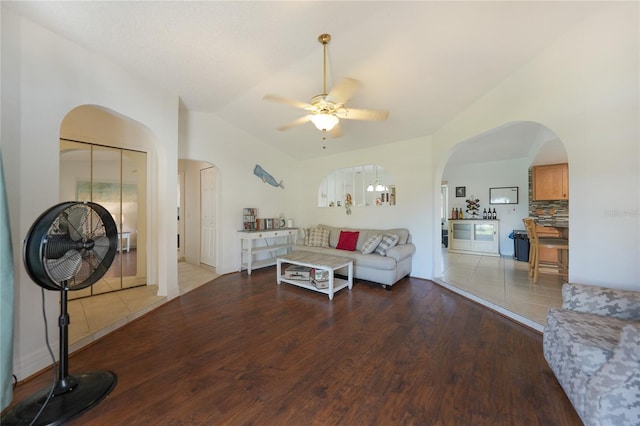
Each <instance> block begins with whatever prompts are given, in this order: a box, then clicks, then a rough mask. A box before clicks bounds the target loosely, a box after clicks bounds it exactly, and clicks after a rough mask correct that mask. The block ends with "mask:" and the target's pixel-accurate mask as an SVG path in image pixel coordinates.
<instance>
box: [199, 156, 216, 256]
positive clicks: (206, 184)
mask: <svg viewBox="0 0 640 426" xmlns="http://www.w3.org/2000/svg"><path fill="white" fill-rule="evenodd" d="M216 174H217V173H216V170H215V168H214V167H208V168H206V169H202V170H200V230H201V232H200V235H201V238H200V244H201V249H200V263H204V264H205V265H208V266H211V267H214V268H215V267H216Z"/></svg>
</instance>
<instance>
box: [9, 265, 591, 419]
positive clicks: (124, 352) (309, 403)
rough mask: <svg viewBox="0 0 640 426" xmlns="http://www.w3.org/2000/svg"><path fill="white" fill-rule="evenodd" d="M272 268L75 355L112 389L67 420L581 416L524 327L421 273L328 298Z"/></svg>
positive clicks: (23, 389) (39, 381) (47, 376)
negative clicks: (110, 377) (112, 381)
mask: <svg viewBox="0 0 640 426" xmlns="http://www.w3.org/2000/svg"><path fill="white" fill-rule="evenodd" d="M274 274H275V268H274V267H271V268H266V269H261V270H256V271H254V272H253V273H252V275H251V276H247V275H246V272H243V273H234V274H229V275H225V276H222V277H219V278H217V279H216V280H215V281H213V282H211V283H209V284H206V285H204V286H202V287H199V288H197V289H195V290H193V291H191V292H189V293H187V294H185V295H183V296H181V297H179V298H177V299H174V300H173V301H171V302H169V303H167V304H165V305H163V306H161V307H159V308H158V309H156V310H154V311H152V312H150V313H148V314H147V315H145V316H143V317H141V318H139V319H137V320H135V321H133V322H131V323H129V324H127V325H126V326H124V327H122V328H120V329H118V330H116V331H114V332H113V333H111V334H109V335H107V336H105V337H104V338H102V339H100V340H98V341H97V342H95V343H94V344H93V345H91V346H89V347H87V348H85V349H83V350H81V351H79V352H77V353H75V354H74V355H73V356H71V358H70V362H69V370H70V373H71V374H78V373H81V372H83V371H92V370H111V371H113V372H115V373H116V374H117V376H118V384H117V386H116V387H115V389H114V390H113V391H112V393H111V394H110V395H109V396H108V397H107V398H106V399H105V400H104V401H102V402H100V403H99V404H98V405H97V406H96V407H94V408H93V409H91V410H90V411H88V412H86V413H85V414H84V415H82V416H81V417H78V418H77V419H75V420H73V421H71V422H70V423H69V424H71V425H106V424H108V425H125V424H126V425H149V424H155V425H219V424H224V425H252V424H259V425H303V424H304V425H307V424H308V425H400V424H407V425H408V424H414V425H551V424H554V425H560V424H562V425H579V424H581V423H580V420H579V418H578V417H577V415H576V413H575V411H574V409H573V408H572V406H571V404H570V403H569V401H568V399H567V398H566V396H565V394H564V393H563V391H562V389H561V388H560V386H559V384H558V382H557V381H556V379H555V377H554V376H553V374H552V372H551V370H550V369H549V367H548V365H547V364H546V361H545V360H544V358H543V356H542V336H541V335H540V334H539V333H537V332H535V331H533V330H531V329H528V328H525V327H522V326H520V325H518V324H516V323H514V322H512V321H511V320H509V319H506V318H504V317H502V316H500V315H498V314H497V313H495V312H493V311H490V310H488V309H486V308H484V307H482V306H480V305H478V304H476V303H474V302H472V301H470V300H467V299H465V298H463V297H462V296H459V295H457V294H455V293H452V292H450V291H448V290H446V289H444V288H442V287H440V286H438V285H436V284H434V283H432V282H430V281H425V280H421V279H412V278H405V279H403V280H402V281H401V282H400V283H398V284H396V285H395V286H394V287H393V289H392V290H391V291H385V290H383V289H382V288H381V287H380V286H377V285H373V284H370V283H366V282H363V281H359V280H356V282H355V285H354V288H353V290H351V291H349V290H348V289H345V290H342V291H340V292H339V293H337V294H336V296H335V297H334V299H333V301H329V300H328V298H327V297H326V296H325V295H322V294H319V293H314V292H311V291H309V290H305V289H302V288H298V287H295V286H291V285H288V284H284V283H283V284H281V285H280V286H278V285H276V284H275V277H274ZM50 381H51V373H50V372H49V371H47V372H45V373H43V374H41V375H39V376H37V377H35V378H34V379H32V380H30V381H28V382H27V383H24V384H21V385H20V386H18V388H17V389H16V392H15V395H14V401H19V400H21V399H22V398H24V397H26V396H28V395H30V394H32V393H33V392H35V391H37V390H39V389H41V388H43V387H45V386H47V385H48V384H49V383H50Z"/></svg>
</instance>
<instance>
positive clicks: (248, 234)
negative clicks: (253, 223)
mask: <svg viewBox="0 0 640 426" xmlns="http://www.w3.org/2000/svg"><path fill="white" fill-rule="evenodd" d="M238 236H239V237H240V271H242V270H243V269H246V270H247V274H249V275H251V271H252V270H254V269H258V268H264V267H265V266H271V265H275V264H276V258H277V256H278V255H279V254H286V253H290V252H291V248H292V247H293V246H294V245H295V243H296V240H297V237H298V228H283V229H278V230H268V231H260V230H257V231H245V230H241V231H238ZM260 243H262V244H261V245H259V244H260ZM254 257H256V259H254Z"/></svg>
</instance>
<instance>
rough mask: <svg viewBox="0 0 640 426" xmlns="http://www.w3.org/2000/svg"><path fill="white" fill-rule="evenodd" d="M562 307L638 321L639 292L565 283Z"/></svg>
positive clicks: (639, 310) (639, 315) (639, 313)
mask: <svg viewBox="0 0 640 426" xmlns="http://www.w3.org/2000/svg"><path fill="white" fill-rule="evenodd" d="M562 307H563V308H564V309H571V310H572V311H579V312H586V313H590V314H599V315H606V316H609V317H615V318H620V319H631V320H635V321H640V292H639V291H631V290H618V289H614V288H604V287H597V286H590V285H585V284H574V283H565V284H564V285H563V286H562Z"/></svg>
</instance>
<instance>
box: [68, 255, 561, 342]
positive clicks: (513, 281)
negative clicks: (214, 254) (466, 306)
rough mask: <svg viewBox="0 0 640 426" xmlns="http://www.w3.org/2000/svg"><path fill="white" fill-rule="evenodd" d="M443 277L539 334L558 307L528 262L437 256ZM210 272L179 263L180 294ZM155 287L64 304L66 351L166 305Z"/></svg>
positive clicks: (555, 286) (553, 285) (556, 292)
mask: <svg viewBox="0 0 640 426" xmlns="http://www.w3.org/2000/svg"><path fill="white" fill-rule="evenodd" d="M442 264H443V271H444V274H443V276H442V277H437V278H436V279H435V281H436V282H438V283H439V284H441V285H443V286H445V287H447V288H449V289H451V290H453V291H455V292H457V293H460V294H462V295H464V296H466V297H468V298H470V299H473V300H475V301H477V302H479V303H482V304H483V305H485V306H488V307H490V308H491V309H494V310H496V311H498V312H501V313H502V314H504V315H506V316H508V317H510V318H513V319H515V320H516V321H519V322H521V323H522V324H525V325H527V326H529V327H531V328H533V329H536V330H540V331H542V328H543V327H544V324H545V318H546V313H547V310H548V309H549V308H550V307H559V306H561V304H562V294H561V287H562V283H563V282H564V280H563V279H562V277H558V276H554V275H544V274H541V276H540V278H539V280H538V282H537V283H536V284H535V285H534V284H533V282H532V280H531V279H530V278H529V276H528V273H527V263H526V262H519V261H516V260H515V259H513V258H512V257H491V256H476V255H469V254H455V253H449V252H448V251H447V250H446V249H443V252H442ZM217 277H218V275H217V274H216V273H215V271H214V270H212V269H210V268H206V267H197V266H194V265H191V264H189V263H186V262H179V263H178V280H179V284H178V286H179V288H180V294H184V293H187V292H189V291H191V290H193V289H194V288H197V287H199V286H201V285H203V284H205V283H207V282H209V281H211V280H213V279H215V278H217ZM156 292H157V287H156V286H144V287H137V288H132V289H128V290H124V291H120V292H115V293H107V294H103V295H99V296H93V297H88V298H84V299H79V300H70V301H69V306H68V309H69V316H70V318H71V323H70V325H69V352H70V353H72V352H74V351H76V350H78V349H80V348H82V347H84V346H86V345H88V344H90V343H91V342H93V341H95V340H96V339H99V338H100V337H102V336H104V335H106V334H108V333H110V332H111V331H113V330H115V329H117V328H119V327H121V326H122V325H124V324H126V323H128V322H129V321H132V320H134V319H136V318H138V317H140V316H142V315H144V314H145V313H147V312H149V311H151V310H153V309H155V308H157V307H158V306H160V305H162V304H163V303H165V302H166V298H165V297H162V296H157V295H156Z"/></svg>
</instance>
